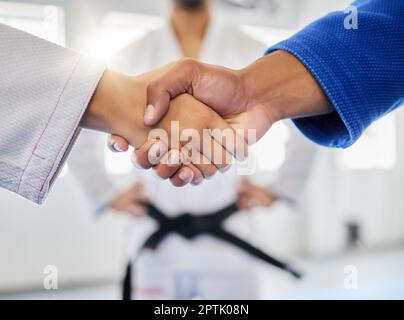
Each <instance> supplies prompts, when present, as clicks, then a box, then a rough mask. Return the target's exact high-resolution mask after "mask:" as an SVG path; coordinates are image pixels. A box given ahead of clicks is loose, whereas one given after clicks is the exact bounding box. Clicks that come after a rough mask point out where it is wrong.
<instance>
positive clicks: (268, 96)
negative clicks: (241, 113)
mask: <svg viewBox="0 0 404 320" xmlns="http://www.w3.org/2000/svg"><path fill="white" fill-rule="evenodd" d="M241 75H242V78H243V83H244V86H245V88H246V92H248V106H247V107H248V108H255V107H260V108H264V109H265V110H266V113H267V115H268V117H269V118H270V120H271V121H272V123H275V122H277V121H279V120H282V119H287V118H295V117H305V116H312V115H318V114H325V113H329V112H331V111H333V108H332V106H331V105H330V103H329V101H328V99H327V97H326V96H325V94H324V93H323V91H322V89H321V87H320V86H319V84H318V83H317V81H316V80H315V79H314V77H313V76H312V74H311V73H310V72H309V71H308V70H307V68H306V67H305V66H304V65H303V64H302V63H301V62H300V61H299V60H298V59H297V58H296V57H294V56H293V55H292V54H290V53H288V52H286V51H275V52H273V53H271V54H269V55H267V56H265V57H262V58H260V59H259V60H257V61H256V62H254V63H253V64H251V65H249V66H248V67H246V68H245V69H243V70H242V71H241Z"/></svg>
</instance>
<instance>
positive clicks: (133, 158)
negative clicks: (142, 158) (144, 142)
mask: <svg viewBox="0 0 404 320" xmlns="http://www.w3.org/2000/svg"><path fill="white" fill-rule="evenodd" d="M130 160H131V161H132V164H133V166H134V167H135V168H136V169H141V167H140V165H139V163H138V162H137V158H136V154H135V153H134V152H132V155H131V157H130Z"/></svg>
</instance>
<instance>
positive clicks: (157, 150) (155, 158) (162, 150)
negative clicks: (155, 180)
mask: <svg viewBox="0 0 404 320" xmlns="http://www.w3.org/2000/svg"><path fill="white" fill-rule="evenodd" d="M166 152H167V146H166V144H165V143H163V142H161V141H159V142H156V143H155V144H154V145H153V146H152V147H151V148H150V150H149V153H148V157H149V162H150V163H151V164H153V165H155V164H158V163H159V161H160V159H161V157H162V156H163V155H165V154H166Z"/></svg>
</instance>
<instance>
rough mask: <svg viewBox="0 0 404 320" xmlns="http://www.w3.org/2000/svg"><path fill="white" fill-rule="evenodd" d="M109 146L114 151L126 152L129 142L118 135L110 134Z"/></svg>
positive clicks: (108, 138)
mask: <svg viewBox="0 0 404 320" xmlns="http://www.w3.org/2000/svg"><path fill="white" fill-rule="evenodd" d="M107 146H108V148H109V149H110V150H111V151H112V152H125V151H128V149H129V142H128V141H127V140H126V139H125V138H122V137H121V136H118V135H114V134H112V135H108V137H107Z"/></svg>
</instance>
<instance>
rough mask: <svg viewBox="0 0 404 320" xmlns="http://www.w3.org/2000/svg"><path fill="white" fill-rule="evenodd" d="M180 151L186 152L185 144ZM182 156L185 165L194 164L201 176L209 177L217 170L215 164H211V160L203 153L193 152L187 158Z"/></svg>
mask: <svg viewBox="0 0 404 320" xmlns="http://www.w3.org/2000/svg"><path fill="white" fill-rule="evenodd" d="M181 151H182V152H181V154H184V153H185V154H186V153H187V151H188V149H187V147H186V146H184V147H183V148H182V150H181ZM188 155H189V154H188ZM183 158H184V160H183V162H184V163H186V164H187V165H189V164H192V165H193V166H195V167H196V168H197V169H198V171H199V172H200V173H201V174H202V177H203V178H204V179H211V178H212V177H213V176H214V175H215V174H216V172H217V168H216V166H215V165H213V164H212V162H210V161H209V159H207V158H206V157H205V156H204V155H203V154H201V153H199V152H195V154H194V155H193V156H192V158H188V159H187V158H185V156H183ZM194 173H195V172H194ZM198 178H199V176H198Z"/></svg>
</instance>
